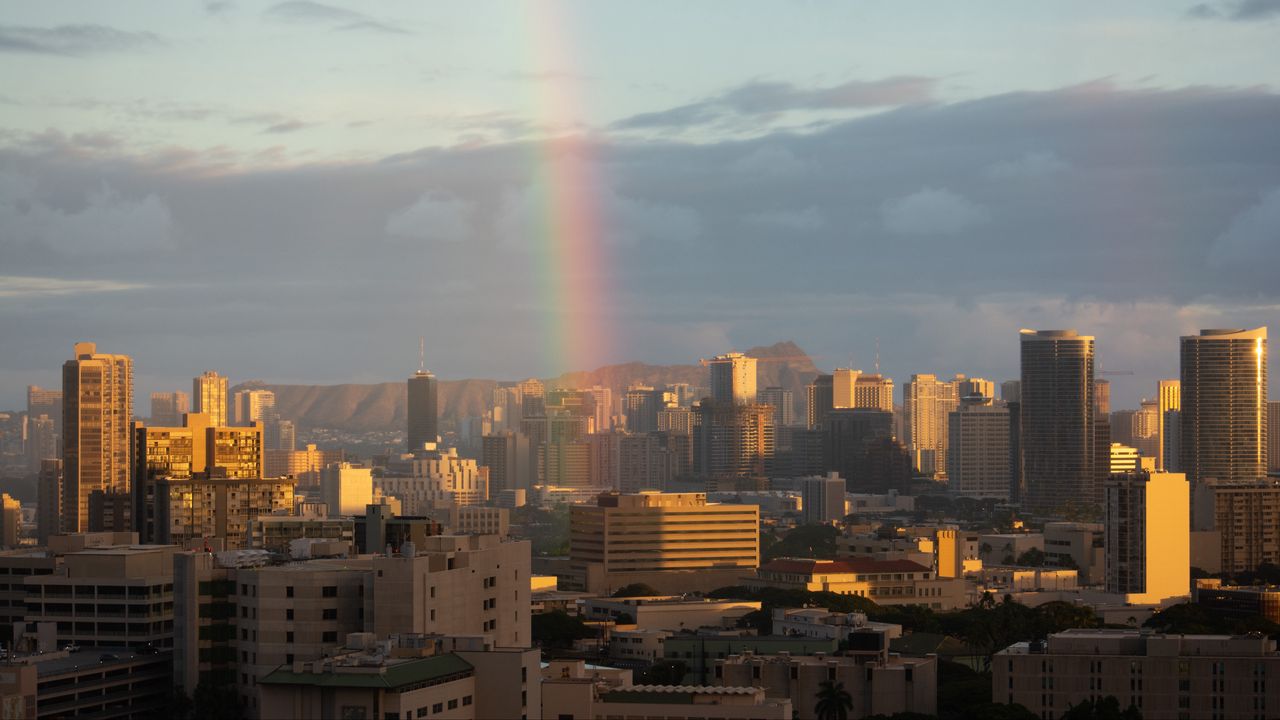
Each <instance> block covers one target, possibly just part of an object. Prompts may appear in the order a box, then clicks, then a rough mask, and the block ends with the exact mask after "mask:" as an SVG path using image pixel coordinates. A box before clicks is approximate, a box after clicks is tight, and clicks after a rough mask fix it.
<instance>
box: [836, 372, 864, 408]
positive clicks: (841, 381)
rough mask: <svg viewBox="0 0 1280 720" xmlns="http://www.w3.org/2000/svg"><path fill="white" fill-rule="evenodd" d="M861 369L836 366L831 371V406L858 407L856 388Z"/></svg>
mask: <svg viewBox="0 0 1280 720" xmlns="http://www.w3.org/2000/svg"><path fill="white" fill-rule="evenodd" d="M861 374H862V371H861V370H852V369H850V368H836V369H835V370H833V371H832V372H831V407H832V408H854V407H858V401H857V393H856V388H857V386H858V376H859V375H861Z"/></svg>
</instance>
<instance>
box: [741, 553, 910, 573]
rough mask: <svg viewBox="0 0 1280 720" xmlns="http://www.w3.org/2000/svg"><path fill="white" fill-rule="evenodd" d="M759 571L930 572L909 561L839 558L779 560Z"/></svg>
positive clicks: (767, 564)
mask: <svg viewBox="0 0 1280 720" xmlns="http://www.w3.org/2000/svg"><path fill="white" fill-rule="evenodd" d="M760 569H761V570H762V571H763V570H768V571H770V572H783V573H795V574H799V575H817V574H822V573H828V574H832V575H839V574H842V573H845V574H847V573H902V572H909V573H917V572H926V573H927V572H930V569H929V568H927V567H925V566H924V565H921V564H920V563H916V562H912V561H910V560H875V559H873V558H866V557H852V558H841V559H838V560H813V559H808V558H781V559H778V560H774V561H772V562H768V563H765V564H764V565H761V566H760Z"/></svg>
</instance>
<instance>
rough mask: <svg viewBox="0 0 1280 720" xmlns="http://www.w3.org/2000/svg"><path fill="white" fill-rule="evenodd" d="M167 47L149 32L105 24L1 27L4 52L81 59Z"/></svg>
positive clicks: (0, 39)
mask: <svg viewBox="0 0 1280 720" xmlns="http://www.w3.org/2000/svg"><path fill="white" fill-rule="evenodd" d="M161 44H163V43H162V41H161V39H160V37H159V36H158V35H155V34H153V33H149V32H129V31H126V30H117V29H115V28H112V27H107V26H105V25H59V26H57V27H51V28H44V27H26V26H20V25H0V52H11V53H35V54H40V55H65V56H68V57H79V56H87V55H98V54H102V53H113V52H125V51H129V50H145V49H149V48H153V47H157V46H159V45H161Z"/></svg>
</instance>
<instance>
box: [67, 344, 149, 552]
mask: <svg viewBox="0 0 1280 720" xmlns="http://www.w3.org/2000/svg"><path fill="white" fill-rule="evenodd" d="M62 401H63V414H62V426H63V432H62V435H63V438H62V470H63V480H62V490H63V492H62V493H61V494H62V528H61V529H62V531H63V532H83V531H86V530H88V529H89V523H90V519H89V495H90V494H91V493H93V492H94V491H95V490H97V491H102V492H104V493H109V494H114V495H128V494H129V488H130V484H129V479H130V470H131V468H130V466H129V445H130V443H129V423H130V422H131V421H132V420H133V359H132V358H130V357H129V356H128V355H108V354H103V353H99V352H98V349H97V346H96V345H95V344H94V343H91V342H82V343H76V346H75V359H74V360H68V361H67V362H66V363H65V364H63V366H62ZM108 529H111V530H127V529H128V528H127V527H114V528H108Z"/></svg>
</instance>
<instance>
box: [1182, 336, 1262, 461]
mask: <svg viewBox="0 0 1280 720" xmlns="http://www.w3.org/2000/svg"><path fill="white" fill-rule="evenodd" d="M1179 429H1180V431H1181V443H1180V444H1181V447H1180V448H1179V451H1180V463H1179V465H1180V469H1181V470H1182V472H1184V473H1186V475H1187V479H1188V480H1190V481H1191V484H1192V485H1193V486H1194V485H1195V484H1196V483H1199V482H1201V481H1203V480H1207V479H1209V478H1215V479H1218V480H1248V479H1251V478H1261V477H1264V476H1265V475H1266V474H1267V329H1266V328H1265V327H1260V328H1255V329H1253V330H1201V331H1200V334H1199V335H1189V336H1186V337H1183V338H1182V410H1181V419H1180V421H1179Z"/></svg>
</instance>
